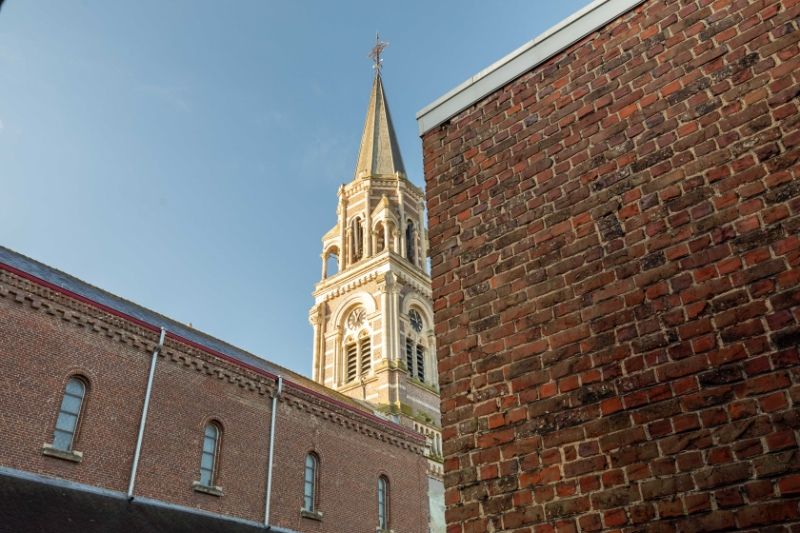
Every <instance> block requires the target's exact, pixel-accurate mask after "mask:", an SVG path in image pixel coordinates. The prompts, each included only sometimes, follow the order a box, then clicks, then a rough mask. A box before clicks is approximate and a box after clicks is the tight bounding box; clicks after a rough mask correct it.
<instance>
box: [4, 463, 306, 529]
mask: <svg viewBox="0 0 800 533" xmlns="http://www.w3.org/2000/svg"><path fill="white" fill-rule="evenodd" d="M0 476H8V477H13V478H17V479H23V480H25V481H33V482H35V483H42V484H44V485H50V486H52V487H57V488H59V489H67V490H75V491H80V492H88V493H91V494H97V495H98V496H104V497H106V498H113V499H116V500H123V501H128V499H129V498H128V496H127V494H125V493H124V492H119V491H116V490H111V489H107V488H105V487H101V486H99V485H87V484H85V483H80V482H78V481H72V480H70V479H65V478H59V477H52V476H47V475H43V474H39V473H36V472H28V471H25V470H18V469H16V468H11V467H7V466H0ZM131 500H134V501H136V502H139V503H140V504H142V505H151V506H153V507H163V508H165V509H172V510H175V511H180V512H182V513H191V514H196V515H200V516H207V517H209V518H215V519H217V520H224V521H228V522H235V523H238V524H242V525H246V526H251V527H254V528H256V529H263V530H264V531H271V532H273V533H297V532H296V531H294V530H293V529H286V528H283V527H278V526H266V525H264V524H262V523H261V522H255V521H253V520H248V519H246V518H241V517H238V516H233V515H226V514H221V513H215V512H213V511H207V510H205V509H198V508H196V507H187V506H185V505H179V504H176V503H170V502H167V501H164V500H156V499H153V498H147V497H145V496H136V497H134V498H131Z"/></svg>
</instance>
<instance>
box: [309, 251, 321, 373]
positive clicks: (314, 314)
mask: <svg viewBox="0 0 800 533" xmlns="http://www.w3.org/2000/svg"><path fill="white" fill-rule="evenodd" d="M322 263H323V265H324V264H325V261H324V259H323V262H322ZM322 277H323V279H324V278H325V267H324V266H323V268H322ZM308 321H309V322H311V327H312V328H313V329H314V345H313V346H312V348H311V357H312V359H311V379H313V380H314V381H316V382H318V383H319V382H321V379H320V370H319V359H320V337H321V335H320V332H319V326H320V323H319V311H318V307H317V306H316V305H315V306H314V307H312V308H311V311H310V312H309V314H308Z"/></svg>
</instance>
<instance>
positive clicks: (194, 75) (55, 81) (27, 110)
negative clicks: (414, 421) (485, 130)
mask: <svg viewBox="0 0 800 533" xmlns="http://www.w3.org/2000/svg"><path fill="white" fill-rule="evenodd" d="M586 3H588V0H561V1H559V2H545V1H534V0H503V1H493V2H485V1H475V0H470V1H466V0H463V1H461V0H460V1H455V0H452V1H432V0H428V1H403V2H388V1H383V2H378V1H373V2H344V1H342V2H334V1H321V0H320V1H314V2H311V1H301V0H284V1H280V2H279V1H267V0H262V1H254V0H251V1H244V0H241V1H235V2H224V3H223V2H218V1H211V0H191V1H190V0H171V1H163V0H159V1H156V0H148V1H138V0H137V1H130V0H117V1H107V0H83V1H79V0H73V1H68V2H67V1H61V0H50V1H40V0H6V2H5V3H4V4H3V7H2V9H0V244H2V245H4V246H7V247H9V248H12V249H14V250H16V251H18V252H21V253H23V254H25V255H28V256H31V257H33V258H34V259H37V260H39V261H42V262H44V263H47V264H49V265H51V266H54V267H56V268H59V269H61V270H64V271H66V272H68V273H70V274H72V275H75V276H77V277H79V278H81V279H83V280H85V281H87V282H89V283H92V284H94V285H97V286H99V287H101V288H103V289H106V290H108V291H111V292H113V293H115V294H118V295H120V296H122V297H124V298H127V299H130V300H132V301H134V302H137V303H139V304H141V305H144V306H146V307H149V308H151V309H153V310H155V311H158V312H160V313H162V314H165V315H167V316H170V317H172V318H174V319H176V320H179V321H182V322H187V323H188V322H191V323H192V324H193V325H194V326H195V327H196V328H198V329H201V330H203V331H205V332H207V333H210V334H212V335H214V336H217V337H220V338H222V339H224V340H226V341H228V342H231V343H233V344H236V345H238V346H241V347H242V348H244V349H247V350H250V351H252V352H253V353H255V354H257V355H260V356H262V357H265V358H267V359H270V360H272V361H275V362H276V363H278V364H281V365H284V366H286V367H289V368H291V369H293V370H295V371H298V372H301V373H303V374H306V375H308V374H309V373H310V367H311V327H310V326H309V324H308V319H307V316H308V309H309V307H310V306H311V304H312V303H313V302H312V298H311V296H310V293H311V291H312V290H313V286H314V283H316V282H317V281H319V275H320V258H319V254H320V251H321V250H320V237H321V236H322V235H323V234H324V233H325V232H326V231H327V230H328V229H330V228H331V227H332V226H333V225H334V223H335V221H336V189H337V187H338V185H339V184H340V183H343V182H345V181H349V180H350V179H352V174H353V167H354V165H355V159H356V152H357V149H358V142H359V138H360V135H361V128H362V126H363V119H364V113H365V111H366V106H367V100H368V96H369V90H370V86H371V83H372V75H373V74H372V69H371V66H370V60H369V59H368V58H367V54H368V52H369V49H370V48H371V47H372V46H373V44H374V38H375V31H376V30H379V31H380V32H381V36H382V37H383V38H384V39H385V40H386V41H388V42H389V43H390V46H389V48H388V49H387V50H386V52H385V53H384V58H385V62H384V69H383V73H384V74H383V79H384V85H385V87H386V92H387V99H388V101H389V105H390V109H391V112H392V115H393V119H394V123H395V127H396V130H397V134H398V137H399V141H400V145H401V150H402V153H403V158H404V162H405V166H406V170H407V172H408V174H409V177H410V179H411V180H412V181H414V182H415V183H417V184H418V185H421V186H422V185H423V176H422V155H421V150H420V141H419V138H418V136H417V127H416V122H415V118H414V117H415V114H416V112H417V111H418V110H419V109H421V108H422V107H424V106H425V105H427V104H429V103H430V102H432V101H433V100H434V99H436V98H437V97H439V96H440V95H442V94H444V93H445V92H447V91H448V90H450V89H452V88H453V87H455V86H456V85H458V84H459V83H461V82H462V81H464V80H465V79H467V78H468V77H470V76H472V75H473V74H475V73H477V72H478V71H479V70H481V69H483V68H485V67H487V66H488V65H490V64H491V63H493V62H494V61H496V60H498V59H500V58H501V57H502V56H504V55H506V54H507V53H509V52H511V51H512V50H514V49H515V48H517V47H518V46H520V45H522V44H524V43H525V42H527V41H529V40H530V39H532V38H534V37H535V36H536V35H538V34H539V33H541V32H542V31H544V30H546V29H547V28H549V27H550V26H552V25H553V24H555V23H557V22H559V21H560V20H562V19H563V18H565V17H567V16H568V15H569V14H571V13H573V12H574V11H576V10H578V9H579V8H580V7H582V6H583V5H585V4H586Z"/></svg>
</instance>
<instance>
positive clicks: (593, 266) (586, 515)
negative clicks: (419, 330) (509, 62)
mask: <svg viewBox="0 0 800 533" xmlns="http://www.w3.org/2000/svg"><path fill="white" fill-rule="evenodd" d="M799 25H800V5H799V4H798V2H797V1H796V0H785V1H774V0H773V1H716V2H711V1H707V0H704V1H681V2H677V1H662V0H658V1H656V0H651V1H648V2H645V3H644V4H642V5H641V6H640V7H638V8H636V9H635V10H633V11H632V12H629V13H626V14H624V15H623V16H621V17H620V18H618V19H617V20H616V21H614V22H612V23H611V24H609V25H608V26H607V27H605V28H603V29H601V30H599V31H597V32H595V33H593V34H592V35H590V36H588V37H587V38H585V39H583V40H582V41H580V42H578V43H577V44H575V45H573V46H572V47H570V48H568V49H567V50H565V51H563V52H562V53H559V54H558V55H557V56H555V57H554V58H552V59H551V60H549V61H547V62H546V63H545V64H543V65H541V66H539V67H536V68H534V69H533V70H532V71H530V72H528V73H527V74H525V75H524V76H522V77H521V78H519V79H517V80H516V81H514V82H512V83H510V84H509V85H507V86H505V87H503V88H502V89H500V90H498V91H497V92H495V93H493V94H491V95H490V96H488V97H486V98H485V99H484V100H482V101H480V102H479V103H477V104H475V105H473V106H471V107H469V108H468V109H466V110H464V111H463V112H461V113H460V114H458V115H457V116H455V117H454V118H452V119H451V120H450V121H448V122H447V123H445V124H444V125H442V126H440V127H437V128H435V129H434V130H432V131H430V132H428V133H426V134H425V135H424V136H423V149H424V162H425V175H426V180H427V193H428V207H429V216H430V241H431V242H430V244H431V253H432V270H433V291H434V306H435V313H436V334H437V344H438V357H439V374H440V384H441V391H442V416H443V425H444V438H445V447H444V448H445V470H446V474H445V485H446V504H447V520H448V523H449V531H450V532H462V531H464V532H466V531H476V532H477V531H487V530H493V529H492V528H494V529H495V530H509V531H525V532H527V531H537V532H539V531H543V532H544V531H552V530H554V529H555V530H559V531H575V530H581V531H598V530H610V529H623V530H627V531H632V530H640V529H643V528H644V527H645V526H646V528H647V529H649V530H653V531H700V530H703V531H709V530H714V529H720V528H730V529H736V528H739V529H757V528H761V527H763V526H765V525H767V524H772V523H795V524H797V523H798V522H800V511H799V510H798V497H799V496H800V454H798V448H797V430H798V429H799V428H800V415H799V414H798V411H797V405H798V402H800V367H798V349H797V346H798V342H800V328H799V327H798V320H799V319H800V290H798V279H800V238H798V233H799V232H800V164H799V163H798V159H800V146H798V145H799V144H800V128H798V125H799V124H800V115H798V103H800V101H799V100H800V99H799V98H798V96H800V89H798V87H800V56H798V39H799V38H800V27H799Z"/></svg>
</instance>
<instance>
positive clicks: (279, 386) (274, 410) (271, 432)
mask: <svg viewBox="0 0 800 533" xmlns="http://www.w3.org/2000/svg"><path fill="white" fill-rule="evenodd" d="M275 383H276V388H275V393H274V394H273V395H272V413H270V422H269V463H268V464H267V494H266V497H265V499H264V525H265V526H267V527H268V528H269V527H270V525H269V504H270V501H271V500H272V458H273V456H274V455H275V421H276V419H277V418H278V413H277V409H278V397H279V396H280V395H281V392H283V378H282V377H281V376H278V381H276V382H275Z"/></svg>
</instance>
